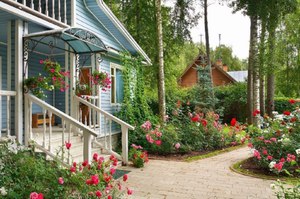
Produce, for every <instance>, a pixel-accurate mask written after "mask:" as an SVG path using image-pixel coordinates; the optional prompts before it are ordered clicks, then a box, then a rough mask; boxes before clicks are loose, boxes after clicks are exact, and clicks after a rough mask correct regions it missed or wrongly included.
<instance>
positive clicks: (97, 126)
mask: <svg viewBox="0 0 300 199" xmlns="http://www.w3.org/2000/svg"><path fill="white" fill-rule="evenodd" d="M89 100H90V101H87V100H86V99H83V98H80V97H78V96H74V101H75V102H77V105H76V107H77V108H78V110H79V111H78V115H77V119H78V121H81V122H82V123H85V124H87V123H88V125H89V127H90V128H93V129H94V130H95V131H97V130H99V132H100V133H101V129H103V133H104V146H103V145H102V144H100V143H99V142H97V141H95V143H96V144H98V145H99V146H101V147H102V148H103V149H105V150H106V151H107V152H108V153H111V154H113V155H115V156H116V157H117V158H118V159H121V160H122V161H123V162H124V163H125V164H127V163H128V129H129V130H134V127H133V126H131V125H130V124H127V123H126V122H124V121H122V120H120V119H119V118H117V117H115V116H113V115H112V114H110V113H108V112H106V111H104V110H102V109H100V108H99V107H97V106H96V104H97V102H96V101H97V97H92V96H89ZM80 103H82V104H84V105H85V106H87V108H88V115H89V116H88V117H84V116H83V115H84V114H83V111H82V110H81V109H80ZM100 118H103V120H104V121H103V122H101V120H100ZM112 122H115V123H117V124H119V125H121V132H122V156H120V155H118V154H117V153H115V152H114V151H113V150H112ZM101 124H103V125H104V127H102V125H101ZM100 133H99V135H100ZM107 138H108V140H107Z"/></svg>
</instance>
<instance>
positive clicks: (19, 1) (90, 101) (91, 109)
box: [0, 0, 150, 163]
mask: <svg viewBox="0 0 300 199" xmlns="http://www.w3.org/2000/svg"><path fill="white" fill-rule="evenodd" d="M123 52H127V53H130V54H131V55H132V56H141V57H142V58H143V61H144V63H145V64H150V59H149V58H148V56H147V55H146V53H145V52H144V51H143V50H142V49H141V47H140V46H139V45H138V44H137V43H136V42H135V40H134V39H133V38H132V36H131V35H130V34H129V33H128V31H127V30H126V29H125V28H124V26H123V25H122V24H121V23H120V21H119V20H118V19H117V18H116V17H115V16H114V14H113V13H112V12H111V11H110V9H109V8H108V7H107V6H106V4H105V3H104V2H103V1H102V0H1V1H0V130H1V131H0V136H2V137H4V136H10V135H15V136H16V139H17V140H18V141H19V142H20V143H24V144H26V145H29V144H34V145H35V146H36V148H37V149H39V150H41V151H43V152H45V153H47V154H48V155H49V156H54V155H55V154H56V153H57V152H58V151H59V146H62V145H64V143H66V142H71V143H72V147H71V150H70V151H71V155H70V154H69V155H66V154H65V153H64V152H61V153H60V155H61V156H62V157H61V158H62V160H63V161H69V162H70V161H71V159H72V158H74V159H76V160H77V159H78V160H83V159H88V160H90V159H91V154H92V152H93V151H96V150H99V149H101V151H102V152H106V153H108V154H114V155H115V156H116V157H118V158H119V159H120V160H122V161H123V162H125V163H127V161H128V157H127V156H128V151H127V150H128V142H127V137H128V129H133V128H134V127H132V126H131V125H130V124H127V123H126V122H124V121H122V120H120V119H118V118H117V117H115V116H113V115H112V114H113V113H114V111H116V110H117V109H118V107H119V105H120V103H121V102H122V96H123V94H122V92H123V90H122V88H123V87H122V86H123V85H122V84H123V83H122V63H121V61H120V59H121V56H122V55H121V54H122V53H123ZM46 59H48V60H51V61H53V62H56V63H58V64H59V65H60V66H61V67H62V69H63V70H66V71H70V78H67V77H66V79H65V82H66V83H68V84H69V85H70V86H69V88H68V89H66V90H65V91H64V92H61V91H59V90H54V91H48V92H46V95H47V98H44V99H39V98H37V97H36V96H34V95H32V94H31V93H30V92H27V91H26V89H25V90H24V80H26V79H27V78H30V77H33V76H37V75H39V74H44V73H45V71H44V66H43V64H41V63H40V60H46ZM95 70H98V71H105V72H106V73H107V74H109V76H110V78H111V81H112V83H111V88H110V89H109V90H107V91H99V90H101V89H100V88H97V86H95V87H93V88H92V90H91V91H90V92H89V96H88V97H83V98H82V97H78V96H76V86H78V85H80V84H81V83H82V82H81V81H82V77H84V75H86V76H88V75H90V74H92V72H93V71H95ZM85 81H87V82H89V80H85ZM116 137H119V138H120V137H121V139H122V154H120V155H119V154H117V153H115V152H114V151H113V147H112V145H113V142H114V141H115V138H116ZM72 156H73V157H72Z"/></svg>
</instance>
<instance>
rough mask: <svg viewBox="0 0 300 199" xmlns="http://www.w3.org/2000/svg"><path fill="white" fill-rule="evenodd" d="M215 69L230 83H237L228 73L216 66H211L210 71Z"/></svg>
mask: <svg viewBox="0 0 300 199" xmlns="http://www.w3.org/2000/svg"><path fill="white" fill-rule="evenodd" d="M213 68H215V69H217V70H218V71H220V72H221V73H222V74H224V75H225V76H226V77H227V78H228V79H229V80H230V81H232V82H237V81H236V80H235V79H234V78H233V77H231V76H230V75H229V74H228V72H226V71H225V70H223V69H222V68H221V67H220V66H218V65H213V67H212V69H213Z"/></svg>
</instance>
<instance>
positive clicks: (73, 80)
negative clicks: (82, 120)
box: [70, 53, 78, 119]
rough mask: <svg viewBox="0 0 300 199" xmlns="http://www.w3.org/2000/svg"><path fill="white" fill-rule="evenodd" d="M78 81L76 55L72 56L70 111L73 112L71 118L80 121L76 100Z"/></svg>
mask: <svg viewBox="0 0 300 199" xmlns="http://www.w3.org/2000/svg"><path fill="white" fill-rule="evenodd" d="M76 79H77V72H76V56H75V54H73V53H71V54H70V88H71V89H70V106H71V107H70V110H71V117H73V118H75V119H78V115H77V114H78V111H77V103H76V101H75V100H74V96H75V89H76Z"/></svg>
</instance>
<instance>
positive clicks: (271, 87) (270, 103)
mask: <svg viewBox="0 0 300 199" xmlns="http://www.w3.org/2000/svg"><path fill="white" fill-rule="evenodd" d="M268 44H269V54H270V55H269V57H268V58H269V60H268V67H269V68H268V75H267V114H268V115H269V116H270V117H273V111H274V108H275V107H274V95H275V75H274V68H275V66H274V54H275V28H271V29H270V31H269V39H268Z"/></svg>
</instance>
